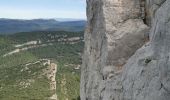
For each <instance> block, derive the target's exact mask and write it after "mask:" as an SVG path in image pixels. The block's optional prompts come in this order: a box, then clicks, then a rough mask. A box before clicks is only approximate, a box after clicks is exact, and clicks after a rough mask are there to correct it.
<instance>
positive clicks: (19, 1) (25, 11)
mask: <svg viewBox="0 0 170 100" xmlns="http://www.w3.org/2000/svg"><path fill="white" fill-rule="evenodd" d="M85 9H86V0H0V18H12V19H36V18H75V19H86V11H85Z"/></svg>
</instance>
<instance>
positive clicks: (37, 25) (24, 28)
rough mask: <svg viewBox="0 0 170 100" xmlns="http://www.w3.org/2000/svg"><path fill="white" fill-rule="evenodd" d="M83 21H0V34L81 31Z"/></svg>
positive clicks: (83, 26) (83, 24)
mask: <svg viewBox="0 0 170 100" xmlns="http://www.w3.org/2000/svg"><path fill="white" fill-rule="evenodd" d="M85 25H86V21H85V20H75V21H74V20H73V21H71V20H70V21H57V20H55V19H33V20H20V19H2V18H1V19H0V34H13V33H18V32H31V31H72V32H76V31H83V30H84V28H85Z"/></svg>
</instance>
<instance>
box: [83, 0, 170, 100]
mask: <svg viewBox="0 0 170 100" xmlns="http://www.w3.org/2000/svg"><path fill="white" fill-rule="evenodd" d="M87 17H88V22H87V29H86V32H85V51H84V57H83V65H82V69H81V70H82V75H81V100H169V98H170V67H169V66H170V60H169V55H170V22H169V21H170V0H87Z"/></svg>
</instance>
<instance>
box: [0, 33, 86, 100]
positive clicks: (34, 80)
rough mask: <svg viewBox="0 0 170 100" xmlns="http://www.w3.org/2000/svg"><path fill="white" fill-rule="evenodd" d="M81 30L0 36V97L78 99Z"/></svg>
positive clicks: (44, 99) (15, 99)
mask: <svg viewBox="0 0 170 100" xmlns="http://www.w3.org/2000/svg"><path fill="white" fill-rule="evenodd" d="M83 45H84V43H83V32H65V31H53V32H44V31H41V32H24V33H16V34H13V35H9V36H6V35H5V36H3V35H1V36H0V71H1V72H0V99H1V100H31V99H32V100H48V99H50V98H51V99H52V98H53V99H56V98H58V99H59V100H65V99H67V98H68V100H79V84H80V64H81V53H82V50H83Z"/></svg>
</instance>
